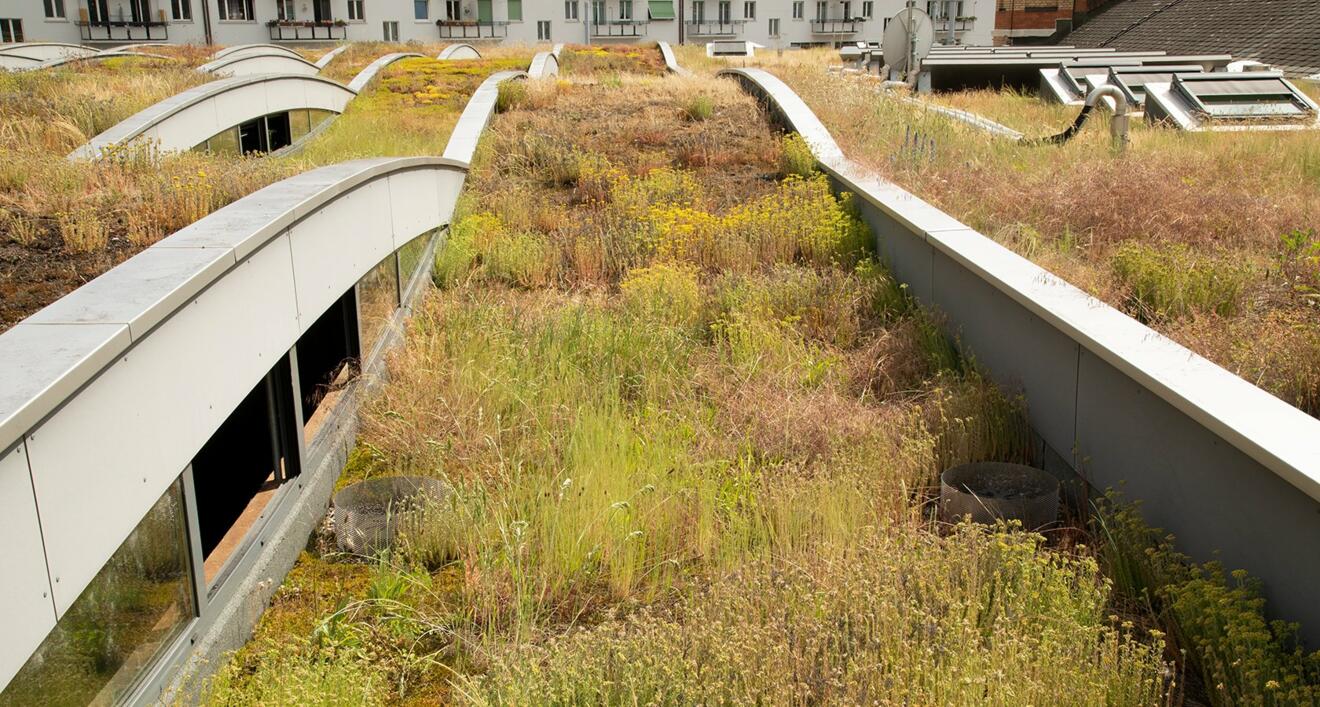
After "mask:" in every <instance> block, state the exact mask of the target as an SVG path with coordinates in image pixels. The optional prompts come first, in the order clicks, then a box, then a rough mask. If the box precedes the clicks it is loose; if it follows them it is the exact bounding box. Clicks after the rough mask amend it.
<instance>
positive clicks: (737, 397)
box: [208, 74, 1181, 704]
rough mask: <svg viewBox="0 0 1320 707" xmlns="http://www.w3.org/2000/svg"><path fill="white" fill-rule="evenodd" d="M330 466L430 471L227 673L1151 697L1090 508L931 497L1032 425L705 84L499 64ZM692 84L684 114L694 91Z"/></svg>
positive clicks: (1154, 649) (493, 683) (762, 125)
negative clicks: (377, 382) (448, 227)
mask: <svg viewBox="0 0 1320 707" xmlns="http://www.w3.org/2000/svg"><path fill="white" fill-rule="evenodd" d="M506 103H507V110H506V112H504V113H503V114H501V115H500V116H498V117H497V119H496V120H495V121H494V123H493V124H492V127H491V129H490V131H489V132H488V133H487V135H486V137H485V138H484V139H483V142H482V145H481V148H480V150H479V153H478V159H477V162H476V164H475V166H474V169H473V172H472V174H471V175H470V177H469V190H468V193H467V195H466V196H465V197H464V200H463V202H462V204H461V206H460V216H459V218H458V220H457V222H456V224H455V225H454V227H453V229H452V232H451V234H450V237H449V239H448V242H447V244H446V246H445V248H444V249H443V250H442V251H441V252H440V253H439V254H438V255H437V259H436V264H435V271H434V277H435V280H436V282H437V284H438V285H439V286H440V289H439V291H437V292H433V293H429V294H428V295H427V298H426V299H425V301H424V302H423V303H422V305H421V306H419V308H418V311H417V313H416V314H415V316H414V318H413V320H412V322H411V324H410V325H409V330H408V336H407V339H406V343H405V344H404V346H403V348H402V349H401V350H400V351H399V352H398V354H397V355H396V357H395V358H394V359H393V360H392V362H391V365H390V377H389V381H388V382H387V383H386V385H385V387H384V389H383V391H382V392H381V394H380V395H379V396H378V397H377V398H376V399H375V400H374V401H372V402H370V403H368V405H367V409H366V412H365V419H364V423H363V425H364V427H363V434H362V437H361V439H360V443H359V446H358V448H357V449H356V450H355V451H354V453H353V455H352V459H351V462H350V465H349V468H348V469H347V470H346V472H345V475H344V478H343V479H341V483H349V482H351V481H355V480H359V479H362V478H366V477H371V476H377V475H389V474H400V473H411V474H423V475H433V476H438V477H441V478H444V479H446V480H447V481H448V482H449V483H450V484H451V485H452V486H453V488H454V493H453V495H452V497H451V498H450V499H449V500H448V501H447V502H446V503H444V504H442V505H441V506H440V507H436V508H431V509H427V510H426V511H425V512H424V519H425V520H424V522H421V523H418V524H416V525H413V526H410V527H412V528H413V530H412V531H411V532H410V533H408V534H407V535H406V536H405V537H404V539H403V540H402V541H401V543H400V544H399V545H398V546H397V547H396V548H395V551H394V552H392V553H388V554H386V555H384V556H381V557H377V558H352V557H345V556H343V555H341V554H338V553H336V552H334V551H333V548H332V547H331V546H330V544H329V541H328V540H327V539H326V538H318V539H316V540H314V541H313V543H312V544H311V545H310V549H309V551H308V552H307V553H306V554H304V556H303V557H302V559H301V560H300V561H299V564H298V566H297V567H296V568H295V570H294V572H293V573H292V574H291V575H290V578H289V580H288V581H287V582H286V584H285V586H284V587H282V588H281V590H280V591H279V592H278V593H277V595H276V597H275V599H274V602H273V604H272V607H271V609H270V610H269V611H268V612H267V614H266V615H265V616H264V617H263V619H262V621H261V624H260V625H259V627H258V630H257V635H256V637H255V638H254V639H253V641H252V642H251V643H250V644H249V645H248V646H247V647H246V648H244V649H243V650H242V651H240V652H239V653H238V654H236V655H235V656H234V658H233V660H232V661H231V662H230V663H229V664H228V665H227V666H225V667H224V668H223V669H222V671H221V672H220V673H219V675H218V677H217V678H216V679H215V680H214V681H212V682H211V683H210V685H209V687H208V690H209V692H208V694H209V696H210V699H211V700H212V701H213V702H215V703H224V704H258V703H267V702H274V701H281V700H283V699H288V698H291V697H292V696H297V698H298V699H299V700H301V701H312V702H329V701H346V702H354V703H357V702H368V703H383V702H396V701H402V702H407V701H419V702H437V701H453V702H463V703H471V704H597V703H608V704H616V703H632V702H638V703H667V704H691V703H708V704H709V703H751V702H761V703H773V704H780V703H819V702H825V703H834V704H855V703H859V702H868V701H876V702H881V703H896V702H908V703H917V704H936V703H939V704H973V703H977V704H979V703H984V702H986V701H989V702H991V703H997V704H1020V703H1031V702H1041V701H1044V700H1060V701H1062V702H1063V703H1065V704H1159V703H1165V702H1168V701H1171V700H1173V699H1174V698H1175V696H1176V695H1178V694H1179V691H1180V689H1181V681H1180V679H1179V677H1178V674H1177V673H1176V671H1175V669H1174V667H1173V663H1172V662H1171V661H1169V660H1168V659H1167V657H1166V655H1167V654H1166V650H1165V642H1164V636H1163V634H1162V632H1160V631H1159V630H1151V629H1153V628H1155V626H1154V624H1153V623H1152V622H1150V621H1146V620H1132V619H1131V618H1129V617H1127V616H1126V615H1121V616H1120V615H1119V612H1118V610H1117V609H1116V604H1115V603H1114V601H1113V600H1114V599H1115V597H1114V595H1113V593H1112V583H1111V581H1110V580H1109V579H1108V578H1106V577H1105V576H1104V574H1103V573H1102V571H1101V559H1100V558H1099V557H1098V556H1097V555H1095V554H1094V553H1093V551H1092V550H1091V549H1089V548H1088V546H1087V544H1086V543H1085V542H1083V541H1084V540H1085V538H1086V537H1087V533H1086V531H1085V529H1084V528H1080V527H1072V528H1060V529H1054V530H1051V531H1050V532H1049V533H1048V537H1045V536H1040V535H1035V534H1031V533H1023V532H1021V531H1017V530H1013V529H1010V528H998V529H985V528H977V527H974V526H970V525H962V526H957V527H940V526H938V525H937V524H936V523H934V521H933V520H932V518H931V515H930V510H929V509H930V504H929V500H930V498H931V495H930V494H931V487H932V484H933V483H934V480H935V478H936V474H937V473H938V471H939V470H941V469H943V468H946V467H947V466H949V465H951V464H954V463H958V462H961V461H968V460H982V459H1002V460H1027V459H1029V457H1030V456H1031V452H1030V447H1029V444H1028V440H1027V435H1026V428H1025V418H1024V410H1023V407H1022V403H1021V401H1020V400H1018V399H1016V398H1015V397H1013V396H1012V395H1011V394H1008V393H1005V392H1003V391H1001V390H999V389H998V388H997V387H995V386H993V385H991V384H989V383H987V382H986V381H985V380H984V379H983V378H982V377H981V376H980V375H979V373H978V372H977V371H976V370H975V368H974V366H972V365H971V364H970V363H968V362H967V361H965V360H964V359H963V358H962V357H961V356H960V355H959V354H958V352H957V351H956V350H955V349H954V348H953V347H952V346H951V344H950V343H949V342H948V341H947V340H946V339H945V338H944V337H943V336H942V335H941V334H939V333H938V331H937V329H936V326H935V323H934V322H933V321H932V320H931V319H930V317H929V316H928V315H927V314H925V313H923V312H922V311H921V310H920V309H918V308H916V307H914V306H913V305H912V303H911V301H910V299H909V298H908V297H907V296H906V294H905V292H904V290H903V288H902V287H901V286H900V285H898V284H897V283H895V282H894V281H893V280H892V279H891V278H890V277H889V275H888V274H887V273H886V272H885V271H884V269H883V268H882V267H880V266H879V265H877V263H876V262H875V261H874V259H873V256H872V254H871V252H870V246H869V238H868V236H867V233H866V231H865V229H864V227H863V225H862V224H861V223H860V221H858V219H857V218H856V216H855V215H854V213H853V210H852V208H851V206H850V202H849V200H848V199H847V198H846V197H844V198H841V197H838V196H836V195H834V194H832V193H831V192H830V190H829V188H828V185H827V183H826V182H825V180H824V179H823V177H822V176H821V175H819V174H818V173H814V172H813V171H811V170H809V169H803V168H802V160H801V145H800V141H798V140H795V139H794V138H792V137H785V138H781V137H778V136H776V135H774V134H773V133H772V132H771V131H770V130H769V126H768V123H767V122H766V121H765V119H764V117H763V116H762V115H760V114H759V111H758V109H757V107H756V105H755V102H754V101H753V100H752V99H750V98H749V97H747V96H745V95H743V94H742V93H741V92H740V91H739V90H738V89H737V87H736V85H734V84H733V83H732V82H709V81H703V80H682V79H677V78H649V77H642V76H637V75H632V74H621V75H619V77H618V80H617V81H614V80H611V81H605V82H602V81H598V80H592V79H591V78H588V79H587V80H584V81H578V80H572V79H567V80H556V81H541V82H535V83H532V84H530V85H528V86H527V88H526V90H525V91H523V92H521V93H519V94H517V95H511V96H510V97H509V100H508V101H507V102H506ZM698 104H701V105H706V104H709V108H710V110H709V111H708V112H707V111H705V110H704V109H703V110H701V111H699V112H700V113H701V114H702V117H700V118H695V117H694V115H693V113H694V111H693V110H692V106H694V105H698Z"/></svg>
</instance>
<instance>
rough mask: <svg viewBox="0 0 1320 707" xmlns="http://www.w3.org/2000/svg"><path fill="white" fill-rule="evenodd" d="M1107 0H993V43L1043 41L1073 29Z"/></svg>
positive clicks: (1043, 42) (1051, 39)
mask: <svg viewBox="0 0 1320 707" xmlns="http://www.w3.org/2000/svg"><path fill="white" fill-rule="evenodd" d="M1110 1H1111V0H997V3H996V5H995V27H994V39H995V43H996V44H1047V43H1052V42H1053V41H1054V40H1056V39H1058V38H1059V37H1060V36H1062V35H1064V34H1066V33H1068V32H1069V31H1071V30H1073V29H1075V28H1076V27H1077V26H1078V25H1080V24H1082V23H1083V22H1085V21H1086V19H1087V18H1088V17H1090V15H1091V13H1093V12H1096V11H1097V10H1100V9H1101V8H1102V7H1103V6H1105V5H1107V4H1109V3H1110Z"/></svg>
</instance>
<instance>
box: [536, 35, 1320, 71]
mask: <svg viewBox="0 0 1320 707" xmlns="http://www.w3.org/2000/svg"><path fill="white" fill-rule="evenodd" d="M562 51H564V43H563V42H559V43H558V44H556V45H554V46H553V47H550V53H551V54H554V55H555V58H556V59H558V58H559V52H562ZM1317 76H1320V74H1317Z"/></svg>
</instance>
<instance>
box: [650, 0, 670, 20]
mask: <svg viewBox="0 0 1320 707" xmlns="http://www.w3.org/2000/svg"><path fill="white" fill-rule="evenodd" d="M646 5H647V10H648V11H649V12H650V14H651V19H653V20H672V19H674V0H648V2H647V3H646Z"/></svg>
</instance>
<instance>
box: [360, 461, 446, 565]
mask: <svg viewBox="0 0 1320 707" xmlns="http://www.w3.org/2000/svg"><path fill="white" fill-rule="evenodd" d="M448 496H449V485H448V484H446V483H445V482H443V481H441V480H439V479H432V478H428V477H425V476H385V477H381V478H376V479H368V480H366V481H359V482H358V483H356V484H352V485H350V486H347V487H345V488H344V489H343V490H341V491H340V492H339V493H337V494H335V498H334V520H335V542H337V543H338V544H339V549H341V550H344V551H345V552H351V553H353V554H356V555H365V556H374V555H376V554H377V553H379V552H381V551H382V550H386V549H389V548H390V547H391V546H392V545H393V544H394V540H395V537H396V535H397V534H398V532H399V529H400V526H402V525H403V519H404V518H406V517H407V516H408V515H409V511H412V510H415V509H419V508H423V507H425V506H426V505H427V504H428V503H440V502H442V501H444V500H445V499H446V498H448Z"/></svg>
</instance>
